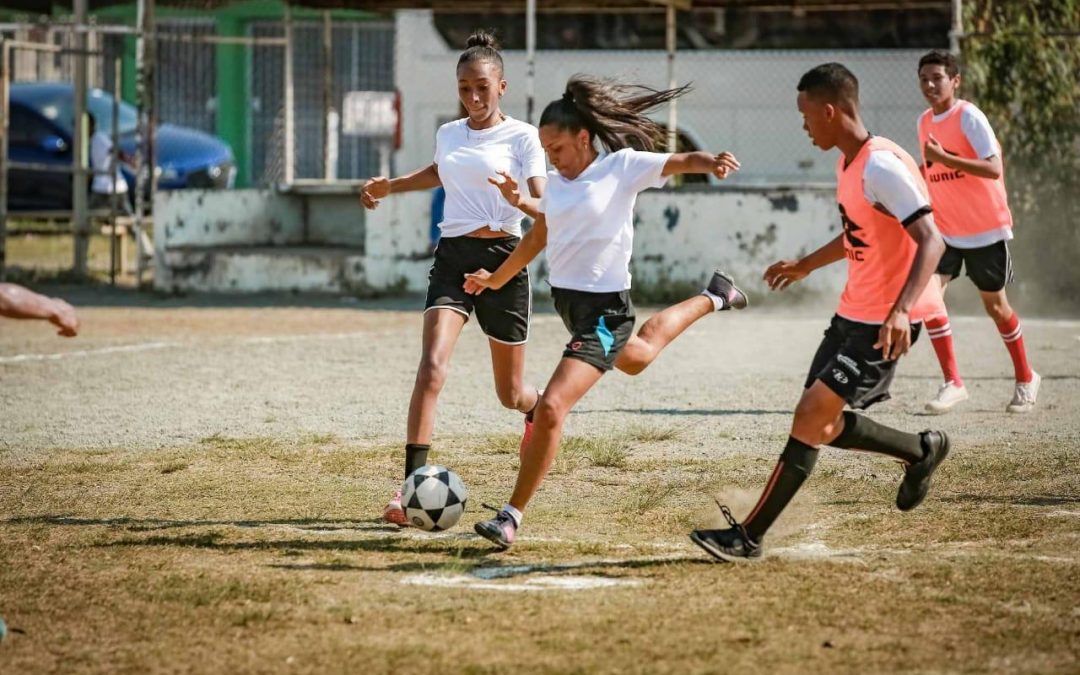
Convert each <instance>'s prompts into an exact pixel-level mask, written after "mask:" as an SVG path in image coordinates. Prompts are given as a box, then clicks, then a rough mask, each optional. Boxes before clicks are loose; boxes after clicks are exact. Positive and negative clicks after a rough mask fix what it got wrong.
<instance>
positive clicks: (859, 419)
mask: <svg viewBox="0 0 1080 675" xmlns="http://www.w3.org/2000/svg"><path fill="white" fill-rule="evenodd" d="M829 445H831V446H832V447H834V448H843V449H851V450H868V451H870V452H877V453H880V454H882V455H888V456H889V457H895V458H896V459H899V460H901V461H903V462H907V463H908V464H914V463H915V462H918V461H921V460H922V458H923V447H922V436H920V435H919V434H909V433H907V432H906V431H898V430H897V429H893V428H892V427H887V426H885V425H884V424H878V423H877V422H875V421H874V420H872V419H870V418H869V417H866V416H865V415H856V414H855V413H853V412H851V411H850V410H845V411H844V430H843V431H841V432H840V435H839V436H837V437H836V440H834V441H832V442H831V443H829Z"/></svg>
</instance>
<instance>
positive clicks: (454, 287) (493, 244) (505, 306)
mask: <svg viewBox="0 0 1080 675" xmlns="http://www.w3.org/2000/svg"><path fill="white" fill-rule="evenodd" d="M519 241H521V240H520V239H519V238H518V237H499V238H498V239H484V238H482V237H448V238H444V239H440V240H439V246H438V248H436V249H435V262H434V263H432V264H431V271H430V272H428V292H427V302H426V303H425V304H424V311H425V312H427V311H428V310H432V309H436V308H439V307H445V308H447V309H451V310H453V311H455V312H459V313H461V314H464V315H465V316H466V317H468V316H469V315H471V314H472V312H473V309H475V310H476V320H477V321H478V322H479V323H480V328H481V330H483V331H484V334H485V335H487V336H488V337H489V338H491V339H492V340H495V341H497V342H503V343H506V344H511V345H520V344H524V343H525V342H526V341H527V340H528V339H529V320H530V318H531V315H532V286H531V285H530V283H529V270H528V268H527V267H526V268H523V269H522V270H521V271H520V272H518V273H517V276H515V277H514V278H513V279H511V280H510V281H508V282H506V285H505V286H503V287H502V288H500V289H499V290H493V289H490V288H489V289H487V290H486V291H484V292H483V293H481V294H479V295H470V294H468V293H466V292H465V275H466V274H468V273H471V272H475V271H476V270H478V269H485V270H487V271H488V272H494V271H495V270H497V269H498V268H499V265H501V264H502V263H503V261H504V260H506V259H507V258H509V257H510V254H511V253H512V252H513V251H514V248H515V247H516V246H517V245H518V242H519Z"/></svg>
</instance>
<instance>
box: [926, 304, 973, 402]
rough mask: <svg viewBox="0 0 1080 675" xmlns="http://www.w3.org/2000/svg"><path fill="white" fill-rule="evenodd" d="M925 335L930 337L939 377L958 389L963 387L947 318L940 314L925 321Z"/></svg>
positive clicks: (950, 327)
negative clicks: (939, 373) (939, 369)
mask: <svg viewBox="0 0 1080 675" xmlns="http://www.w3.org/2000/svg"><path fill="white" fill-rule="evenodd" d="M926 334H927V335H929V336H930V344H931V345H933V347H934V353H935V354H937V359H938V363H939V364H941V375H942V376H943V377H944V378H945V381H946V382H952V383H953V384H955V385H956V386H958V387H961V386H963V384H964V381H963V380H962V379H960V368H959V367H958V366H957V365H956V352H955V351H954V350H953V339H952V325H951V324H949V317H948V315H946V314H940V315H938V316H935V317H933V318H930V319H927V320H926Z"/></svg>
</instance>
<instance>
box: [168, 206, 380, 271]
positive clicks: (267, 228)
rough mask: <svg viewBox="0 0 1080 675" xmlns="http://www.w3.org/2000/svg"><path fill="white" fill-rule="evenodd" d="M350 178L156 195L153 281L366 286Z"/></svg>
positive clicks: (361, 228)
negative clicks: (323, 184) (309, 185)
mask: <svg viewBox="0 0 1080 675" xmlns="http://www.w3.org/2000/svg"><path fill="white" fill-rule="evenodd" d="M354 189H355V186H348V185H346V186H338V187H335V188H333V189H331V190H320V189H307V190H306V189H304V188H296V189H294V190H293V191H290V192H285V193H281V192H277V191H273V190H230V191H213V190H176V191H171V192H159V193H158V194H157V195H155V201H154V217H155V232H154V248H155V261H156V262H155V272H154V285H155V287H156V288H158V289H159V290H162V291H166V292H177V291H240V292H252V291H264V290H290V291H292V290H295V291H330V292H349V291H363V290H365V289H366V288H367V287H366V281H365V257H364V252H365V216H364V211H363V209H362V208H360V206H359V204H358V202H357V198H356V195H355V192H354Z"/></svg>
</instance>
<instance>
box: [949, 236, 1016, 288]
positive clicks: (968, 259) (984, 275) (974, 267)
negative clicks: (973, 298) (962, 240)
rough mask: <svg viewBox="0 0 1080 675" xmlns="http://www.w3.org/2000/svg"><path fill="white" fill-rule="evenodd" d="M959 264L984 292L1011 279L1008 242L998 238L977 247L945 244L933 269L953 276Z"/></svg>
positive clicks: (1010, 258)
mask: <svg viewBox="0 0 1080 675" xmlns="http://www.w3.org/2000/svg"><path fill="white" fill-rule="evenodd" d="M961 267H966V268H967V275H968V276H969V277H971V281H972V283H974V284H975V288H977V289H979V290H980V291H984V292H986V293H996V292H997V291H1000V290H1001V289H1003V288H1005V284H1007V283H1009V282H1011V281H1012V280H1013V266H1012V254H1011V253H1009V242H1007V241H999V242H997V243H995V244H990V245H989V246H981V247H979V248H956V247H955V246H949V245H948V244H946V245H945V254H944V255H942V256H941V262H939V263H938V268H937V273H938V274H947V275H949V277H950V278H952V279H955V278H956V277H958V276H960V268H961Z"/></svg>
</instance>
